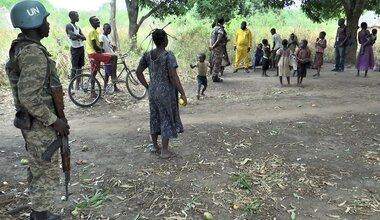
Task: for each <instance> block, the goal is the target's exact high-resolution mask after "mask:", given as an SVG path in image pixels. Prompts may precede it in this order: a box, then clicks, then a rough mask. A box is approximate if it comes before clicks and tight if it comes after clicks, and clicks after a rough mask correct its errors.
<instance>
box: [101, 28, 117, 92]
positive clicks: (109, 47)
mask: <svg viewBox="0 0 380 220" xmlns="http://www.w3.org/2000/svg"><path fill="white" fill-rule="evenodd" d="M111 31H112V28H111V25H110V24H108V23H104V24H103V33H102V34H101V35H100V36H99V42H100V47H101V48H103V50H104V52H105V53H111V54H114V53H115V50H116V49H117V48H116V46H115V45H114V44H113V43H112V40H111V39H110V38H109V37H108V35H109V34H110V33H111ZM111 68H112V67H111V65H109V64H104V69H105V70H106V71H105V72H106V73H111V72H112V70H111ZM108 80H109V75H108V74H106V75H105V85H104V87H106V85H107V84H108ZM114 87H115V91H116V92H118V91H119V89H118V88H117V86H116V84H114Z"/></svg>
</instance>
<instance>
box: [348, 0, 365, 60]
mask: <svg viewBox="0 0 380 220" xmlns="http://www.w3.org/2000/svg"><path fill="white" fill-rule="evenodd" d="M365 3H366V1H365V0H354V1H352V0H344V1H343V5H344V10H345V13H346V17H347V27H348V29H349V31H350V34H351V39H352V41H353V45H352V46H349V47H347V55H346V62H347V63H350V64H355V63H356V50H357V48H358V43H357V33H358V28H359V26H358V23H359V18H360V16H361V15H362V13H363V11H364V5H365Z"/></svg>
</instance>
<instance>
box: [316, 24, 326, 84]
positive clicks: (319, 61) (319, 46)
mask: <svg viewBox="0 0 380 220" xmlns="http://www.w3.org/2000/svg"><path fill="white" fill-rule="evenodd" d="M325 37H326V32H324V31H322V32H320V33H319V37H318V38H317V41H316V42H315V57H314V63H313V66H314V67H315V68H317V74H315V75H313V76H314V77H315V78H319V76H320V72H321V68H322V65H323V53H324V51H325V48H326V47H327V41H326V39H325Z"/></svg>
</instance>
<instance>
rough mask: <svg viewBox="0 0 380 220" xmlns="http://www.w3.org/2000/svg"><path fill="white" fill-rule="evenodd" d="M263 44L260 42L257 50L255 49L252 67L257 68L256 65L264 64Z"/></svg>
mask: <svg viewBox="0 0 380 220" xmlns="http://www.w3.org/2000/svg"><path fill="white" fill-rule="evenodd" d="M263 55H264V54H263V44H262V43H259V44H258V45H257V47H256V48H255V50H254V51H253V58H252V67H253V70H255V69H256V66H261V65H263Z"/></svg>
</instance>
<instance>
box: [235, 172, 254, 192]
mask: <svg viewBox="0 0 380 220" xmlns="http://www.w3.org/2000/svg"><path fill="white" fill-rule="evenodd" d="M231 179H232V181H233V183H232V186H234V187H236V188H239V189H244V190H250V189H251V184H250V183H249V182H250V180H251V177H250V176H249V175H247V174H239V175H234V176H232V177H231Z"/></svg>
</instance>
